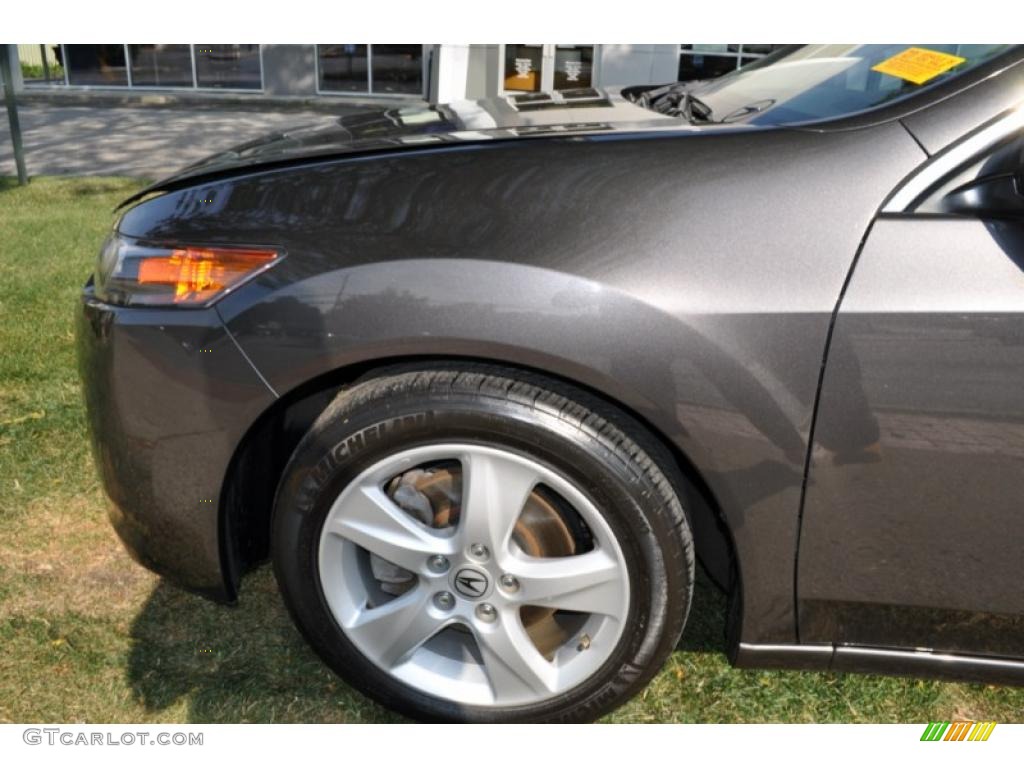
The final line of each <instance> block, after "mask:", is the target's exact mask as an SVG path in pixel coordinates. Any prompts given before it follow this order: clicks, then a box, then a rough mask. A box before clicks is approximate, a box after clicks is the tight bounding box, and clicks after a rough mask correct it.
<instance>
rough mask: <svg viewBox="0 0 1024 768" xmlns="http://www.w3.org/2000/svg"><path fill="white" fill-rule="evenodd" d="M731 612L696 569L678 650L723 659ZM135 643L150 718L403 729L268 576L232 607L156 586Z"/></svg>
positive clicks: (131, 668) (248, 584)
mask: <svg viewBox="0 0 1024 768" xmlns="http://www.w3.org/2000/svg"><path fill="white" fill-rule="evenodd" d="M725 610H726V601H725V597H724V595H723V594H722V593H721V592H720V591H719V590H718V589H717V588H716V587H715V586H714V585H713V584H712V583H711V581H710V580H709V579H708V577H707V576H706V575H704V573H703V572H702V571H701V570H700V569H698V575H697V584H696V588H695V590H694V603H693V608H692V610H691V611H690V618H689V621H688V623H687V628H686V632H685V633H684V634H683V639H682V641H681V642H680V644H679V646H678V648H679V650H681V651H689V652H695V653H724V652H725V635H724V626H725ZM131 638H132V649H131V652H130V656H129V661H128V669H127V676H128V682H129V684H130V686H131V689H132V692H133V694H134V696H135V697H136V698H137V699H138V700H139V701H140V702H141V703H142V704H143V705H144V706H145V708H146V709H147V710H148V711H150V712H153V713H154V714H158V713H161V712H163V711H165V710H173V711H171V712H170V713H169V715H170V716H171V717H173V718H178V717H182V716H183V717H185V718H186V719H188V720H189V721H190V722H197V723H216V722H227V723H238V722H395V721H398V720H399V719H400V718H399V717H398V716H397V715H394V714H392V713H390V712H388V711H387V710H385V709H383V708H382V707H379V706H378V705H376V704H375V703H374V702H372V701H370V700H369V699H367V698H366V697H364V696H363V695H362V694H360V693H358V692H357V691H354V690H352V689H351V688H349V687H348V686H346V685H345V684H344V683H343V682H342V681H341V680H340V679H339V678H338V677H337V676H335V675H334V674H333V673H332V672H331V671H330V670H329V669H328V668H327V667H326V666H325V665H324V664H323V662H321V661H320V659H319V658H318V657H317V656H316V655H315V654H314V653H313V652H312V651H311V650H310V648H309V647H308V646H307V645H306V643H305V641H304V640H303V638H302V637H301V636H300V635H299V633H298V631H297V630H296V629H295V627H294V626H293V624H292V621H291V618H290V617H289V615H288V612H287V611H286V609H285V607H284V604H283V603H282V601H281V598H280V595H279V594H278V591H277V585H276V583H275V582H274V579H273V575H272V573H271V571H270V569H269V568H268V567H264V568H262V569H260V570H259V571H257V572H256V573H255V574H253V575H251V576H249V577H248V578H247V579H246V581H245V583H244V584H243V589H242V595H241V599H240V601H239V603H238V605H237V606H235V607H225V606H221V605H216V604H214V603H211V602H210V601H208V600H205V599H203V598H201V597H196V596H195V595H191V594H188V593H187V592H184V591H182V590H180V589H178V588H177V587H174V586H171V585H170V584H168V583H166V582H160V583H159V584H158V585H157V587H156V588H155V589H154V590H153V592H152V593H151V594H150V596H149V598H148V599H147V600H146V603H145V605H144V606H143V608H142V610H141V611H140V613H139V614H138V615H137V616H136V618H135V621H134V622H133V624H132V627H131ZM181 706H184V707H185V713H184V715H182V714H181V713H180V712H178V711H177V707H181Z"/></svg>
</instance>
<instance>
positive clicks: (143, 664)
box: [0, 179, 1024, 722]
mask: <svg viewBox="0 0 1024 768" xmlns="http://www.w3.org/2000/svg"><path fill="white" fill-rule="evenodd" d="M138 187H139V183H138V182H134V181H126V180H120V179H61V180H57V179H35V180H33V181H32V183H31V184H30V185H29V186H28V187H27V188H19V187H17V186H16V185H15V184H14V183H13V182H12V181H11V180H8V179H0V648H2V649H3V653H2V654H0V722H7V721H12V722H22V721H87V722H138V721H161V722H185V721H193V722H239V721H244V722H270V721H279V722H323V721H329V722H371V721H372V722H381V721H392V720H395V719H396V718H395V716H393V715H391V714H389V713H388V712H386V711H385V710H383V709H381V708H380V707H378V706H376V705H375V704H373V703H372V702H369V701H367V700H366V699H365V698H364V697H362V696H361V695H359V694H358V693H355V692H354V691H352V690H350V689H349V688H348V687H347V686H346V685H345V684H344V683H342V682H341V681H340V680H339V679H338V678H336V677H335V676H334V675H333V674H331V673H330V672H329V671H327V670H326V669H325V668H324V666H323V665H322V664H321V663H320V662H319V661H318V660H317V658H316V657H315V656H314V655H313V654H312V653H311V652H310V651H309V649H308V648H307V647H306V645H305V644H304V643H303V641H302V639H301V638H300V637H299V635H298V633H297V632H296V631H295V630H294V629H293V628H292V625H291V622H290V621H289V619H288V616H287V614H286V612H285V609H284V606H283V605H282V603H281V600H280V598H279V597H278V594H277V589H276V586H275V584H274V580H273V576H272V575H271V574H270V572H269V570H268V569H267V568H263V569H261V570H259V571H257V572H256V573H254V574H253V575H251V576H249V577H248V578H247V579H246V581H245V583H244V584H243V587H242V596H241V601H240V603H239V605H238V607H236V608H224V607H220V606H216V605H213V604H211V603H208V602H206V601H204V600H202V599H201V598H198V597H194V596H192V595H188V594H186V593H184V592H181V591H179V590H177V589H175V588H174V587H171V586H169V585H167V584H165V583H163V582H161V581H160V580H159V579H158V578H157V577H155V576H153V575H151V574H150V573H148V572H147V571H145V570H143V569H142V568H141V567H139V566H137V565H135V564H134V563H133V562H132V561H131V560H130V559H129V558H128V556H127V555H126V554H125V553H124V552H123V550H122V549H121V546H120V544H119V543H118V541H117V540H116V538H115V537H114V534H113V532H112V531H111V529H110V528H109V526H108V525H107V522H106V512H105V506H104V504H105V502H104V498H103V495H102V491H101V490H100V488H99V485H98V483H97V478H96V474H95V472H94V469H93V466H92V461H91V457H90V456H89V453H88V446H87V440H86V435H85V419H84V415H83V411H82V405H81V395H80V391H79V385H78V380H77V375H76V370H75V357H74V337H73V334H72V320H73V314H74V311H75V301H76V297H77V295H78V292H79V289H80V286H81V284H82V283H83V282H84V280H85V278H86V276H87V275H88V273H89V271H90V269H91V266H92V263H93V259H94V256H95V253H96V251H97V249H98V247H99V245H100V243H101V241H102V239H103V237H104V234H105V232H106V231H107V229H108V228H109V227H110V225H111V223H112V221H113V216H112V214H111V209H112V208H113V206H114V205H115V204H116V203H117V202H118V201H119V200H120V199H121V198H123V197H125V196H126V195H127V194H129V193H130V192H132V191H134V190H135V189H137V188H138ZM723 613H724V601H723V599H722V597H721V596H720V595H719V594H718V593H717V592H716V591H715V590H714V589H713V588H711V587H710V586H708V584H707V583H706V581H704V580H702V581H701V582H700V584H699V586H698V590H697V596H696V604H695V607H694V611H693V613H692V616H691V622H690V626H689V627H688V629H687V633H686V635H685V636H684V640H683V643H682V645H681V647H680V650H679V651H678V652H677V653H675V654H674V655H673V656H672V658H671V659H670V660H669V662H668V664H666V666H665V669H664V670H663V671H662V672H661V674H660V675H659V676H658V677H657V679H655V681H654V682H653V683H651V685H650V686H649V687H648V688H647V690H646V691H645V692H644V693H643V694H642V695H641V696H639V697H638V698H636V699H635V700H634V701H632V702H630V703H629V704H627V705H626V706H624V707H623V708H622V709H620V710H619V711H618V712H615V713H614V714H613V715H612V716H611V717H609V718H608V719H609V720H610V721H615V722H847V721H853V722H926V721H928V720H958V719H977V720H983V719H984V720H998V721H1002V722H1006V721H1021V720H1024V689H1014V688H1003V687H997V686H988V685H965V684H958V683H940V682H933V681H922V680H911V679H901V678H885V677H873V676H867V675H852V674H851V675H840V674H824V673H807V672H803V673H798V672H760V671H740V670H735V669H732V668H731V667H730V666H729V664H728V662H727V661H726V659H725V656H724V655H723V642H722V623H723Z"/></svg>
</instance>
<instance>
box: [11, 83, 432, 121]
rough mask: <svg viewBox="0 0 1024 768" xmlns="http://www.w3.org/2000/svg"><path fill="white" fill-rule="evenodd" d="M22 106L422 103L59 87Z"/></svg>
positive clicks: (336, 110) (326, 109)
mask: <svg viewBox="0 0 1024 768" xmlns="http://www.w3.org/2000/svg"><path fill="white" fill-rule="evenodd" d="M17 98H18V104H19V105H22V104H24V105H45V106H59V107H136V108H137V107H149V108H154V109H161V108H163V109H196V110H225V109H227V110H238V111H240V112H243V111H250V112H266V111H267V110H273V111H275V112H320V113H323V114H327V115H351V114H354V113H357V112H362V111H366V110H371V109H381V108H389V107H402V106H414V105H421V104H423V103H424V102H423V101H422V100H421V99H386V98H381V99H361V100H359V99H357V100H353V99H351V98H348V97H346V98H344V100H341V99H335V98H333V97H325V96H318V97H314V96H309V97H306V96H291V97H281V96H276V97H275V96H264V95H262V94H260V95H252V96H250V95H248V94H239V93H230V94H221V93H208V92H204V93H152V92H140V91H121V90H113V89H100V88H90V89H87V90H77V89H75V90H68V89H66V88H62V87H60V86H56V87H49V88H45V87H35V88H26V89H25V90H23V91H20V92H19V93H18V94H17Z"/></svg>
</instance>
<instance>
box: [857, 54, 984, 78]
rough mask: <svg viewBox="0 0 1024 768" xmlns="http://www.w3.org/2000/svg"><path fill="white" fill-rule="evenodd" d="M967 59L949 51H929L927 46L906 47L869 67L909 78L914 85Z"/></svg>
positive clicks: (886, 73) (883, 72)
mask: <svg viewBox="0 0 1024 768" xmlns="http://www.w3.org/2000/svg"><path fill="white" fill-rule="evenodd" d="M965 61H967V59H965V58H963V57H961V56H954V55H953V54H951V53H942V52H940V51H929V50H928V49H927V48H907V50H905V51H901V52H900V53H897V54H896V55H895V56H893V57H891V58H888V59H886V60H885V61H883V62H882V63H881V64H876V65H875V66H873V67H872V68H871V69H872V70H874V71H875V72H881V73H882V74H883V75H892V76H893V77H898V78H901V79H903V80H909V81H910V82H912V83H914V85H924V84H925V83H927V82H928V81H929V80H931V79H932V78H933V77H937V76H938V75H941V74H942V73H943V72H946V71H948V70H950V69H952V68H953V67H955V66H956V65H957V64H963V63H964V62H965Z"/></svg>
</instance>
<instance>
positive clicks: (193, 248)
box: [94, 233, 281, 307]
mask: <svg viewBox="0 0 1024 768" xmlns="http://www.w3.org/2000/svg"><path fill="white" fill-rule="evenodd" d="M280 259H281V253H280V252H279V251H276V250H271V249H261V248H222V247H220V246H215V247H207V246H199V245H175V246H167V247H162V246H158V245H150V244H143V243H139V242H135V241H132V240H129V239H128V238H125V237H121V236H120V235H118V234H117V233H114V234H112V235H110V237H108V238H107V241H106V242H105V243H104V244H103V247H102V248H101V249H100V255H99V259H98V260H97V264H96V273H95V276H94V283H95V291H96V297H97V298H98V299H100V300H101V301H106V302H109V303H111V304H121V305H125V306H178V307H205V306H209V305H210V304H211V303H212V302H214V301H216V300H217V299H219V298H220V297H221V296H223V295H224V294H226V293H228V292H229V291H231V290H232V289H234V288H237V287H238V286H239V285H241V284H242V283H243V282H244V281H246V280H248V279H250V278H252V277H254V276H255V275H258V274H259V273H260V272H263V271H264V270H267V269H269V268H270V267H272V266H273V265H274V264H276V263H277V262H278V261H279V260H280Z"/></svg>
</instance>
